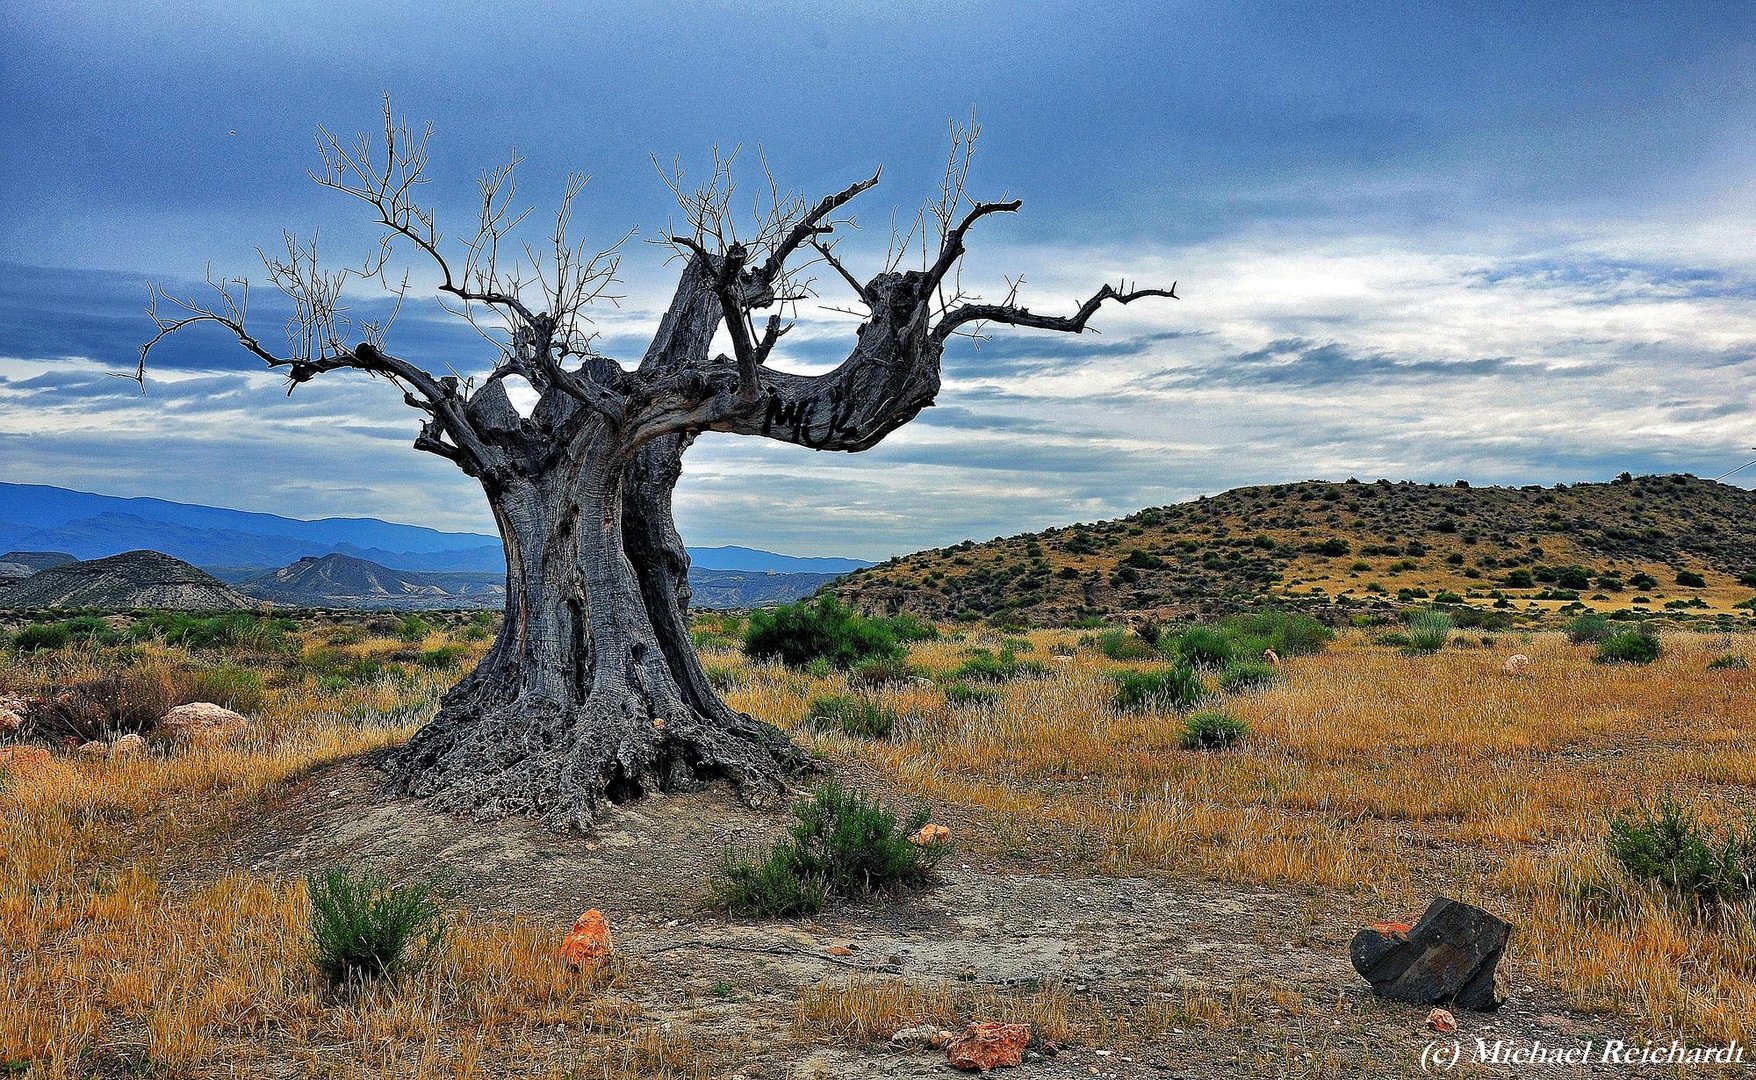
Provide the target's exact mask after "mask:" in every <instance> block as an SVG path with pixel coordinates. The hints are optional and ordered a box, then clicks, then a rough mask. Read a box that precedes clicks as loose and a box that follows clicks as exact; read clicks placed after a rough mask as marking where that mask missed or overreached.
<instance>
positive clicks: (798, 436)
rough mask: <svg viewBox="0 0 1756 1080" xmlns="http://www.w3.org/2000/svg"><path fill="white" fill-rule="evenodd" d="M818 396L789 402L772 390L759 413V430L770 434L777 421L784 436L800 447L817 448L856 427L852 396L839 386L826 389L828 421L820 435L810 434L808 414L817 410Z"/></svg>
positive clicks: (854, 429) (810, 419) (811, 422)
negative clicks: (765, 405) (760, 420)
mask: <svg viewBox="0 0 1756 1080" xmlns="http://www.w3.org/2000/svg"><path fill="white" fill-rule="evenodd" d="M819 400H820V399H818V398H814V397H809V398H805V399H804V400H802V401H788V400H786V399H785V398H783V397H781V396H780V394H779V393H778V392H776V391H774V390H770V391H769V392H768V408H767V410H766V411H765V412H764V413H763V415H762V433H763V434H764V435H771V434H773V433H774V427H775V425H776V424H779V425H780V426H781V429H782V430H783V432H784V436H783V437H785V438H787V439H789V440H791V441H793V442H796V443H799V444H800V445H803V446H808V447H811V448H812V449H817V448H819V447H822V446H826V445H828V444H829V443H830V442H832V441H833V440H834V439H835V437H836V436H838V435H846V434H850V433H853V432H855V431H857V430H858V425H857V424H855V423H854V422H853V421H854V413H855V411H856V405H857V403H856V402H855V400H854V398H853V396H852V395H851V394H846V393H844V392H843V391H842V388H841V387H839V386H836V387H831V388H830V391H829V421H828V426H827V427H826V428H825V429H824V431H823V433H822V434H821V435H815V434H813V433H812V424H813V421H812V418H811V414H812V413H814V412H816V411H817V403H818V401H819Z"/></svg>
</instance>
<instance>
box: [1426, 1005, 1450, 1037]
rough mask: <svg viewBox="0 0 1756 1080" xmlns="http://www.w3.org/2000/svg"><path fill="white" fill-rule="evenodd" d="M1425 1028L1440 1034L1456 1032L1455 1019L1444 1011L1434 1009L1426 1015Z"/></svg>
mask: <svg viewBox="0 0 1756 1080" xmlns="http://www.w3.org/2000/svg"><path fill="white" fill-rule="evenodd" d="M1427 1026H1428V1027H1430V1028H1432V1029H1433V1030H1434V1031H1437V1032H1439V1033H1441V1034H1445V1033H1448V1032H1452V1031H1456V1030H1457V1017H1455V1016H1452V1015H1451V1014H1450V1013H1448V1012H1446V1011H1445V1010H1444V1009H1434V1010H1433V1011H1432V1012H1430V1013H1428V1014H1427Z"/></svg>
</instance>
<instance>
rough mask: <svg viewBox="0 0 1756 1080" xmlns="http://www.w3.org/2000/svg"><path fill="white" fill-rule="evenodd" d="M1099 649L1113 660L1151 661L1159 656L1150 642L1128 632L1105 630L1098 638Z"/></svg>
mask: <svg viewBox="0 0 1756 1080" xmlns="http://www.w3.org/2000/svg"><path fill="white" fill-rule="evenodd" d="M1097 647H1098V652H1101V653H1103V654H1104V656H1105V657H1107V658H1109V659H1111V660H1150V659H1152V658H1153V657H1155V656H1157V655H1158V650H1157V649H1156V648H1154V647H1153V646H1152V645H1151V644H1150V643H1149V642H1147V641H1145V640H1143V639H1142V638H1141V637H1140V636H1139V635H1137V634H1131V633H1129V632H1128V631H1126V630H1105V631H1104V632H1103V633H1101V634H1099V635H1098V636H1097Z"/></svg>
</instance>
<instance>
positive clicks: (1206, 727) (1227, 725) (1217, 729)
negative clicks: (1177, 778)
mask: <svg viewBox="0 0 1756 1080" xmlns="http://www.w3.org/2000/svg"><path fill="white" fill-rule="evenodd" d="M1249 733H1250V729H1249V727H1248V726H1246V725H1245V723H1244V722H1243V721H1242V720H1240V719H1238V718H1237V717H1235V716H1233V715H1231V714H1230V713H1223V712H1200V713H1196V714H1195V715H1194V716H1191V717H1190V718H1189V720H1188V722H1187V723H1185V724H1184V725H1183V738H1182V747H1183V749H1185V750H1224V749H1226V748H1227V747H1230V746H1235V745H1237V744H1238V743H1239V742H1241V741H1243V738H1244V736H1245V735H1247V734H1249Z"/></svg>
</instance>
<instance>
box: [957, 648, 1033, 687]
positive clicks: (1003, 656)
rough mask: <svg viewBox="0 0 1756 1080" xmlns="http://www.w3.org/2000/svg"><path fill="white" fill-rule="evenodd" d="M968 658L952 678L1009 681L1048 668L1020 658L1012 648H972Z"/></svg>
mask: <svg viewBox="0 0 1756 1080" xmlns="http://www.w3.org/2000/svg"><path fill="white" fill-rule="evenodd" d="M967 655H968V659H966V660H964V662H963V663H961V664H959V665H958V666H957V667H956V668H954V669H952V671H951V673H950V676H949V677H950V678H952V679H955V680H958V681H960V682H1009V681H1011V680H1013V679H1016V678H1019V677H1021V676H1035V675H1045V674H1047V673H1048V670H1049V669H1048V668H1046V667H1044V666H1043V665H1042V664H1040V663H1038V662H1037V661H1035V660H1020V659H1019V658H1018V654H1017V653H1015V652H1013V651H1012V650H1011V649H1002V650H1000V652H999V653H995V652H994V651H993V650H992V649H971V650H969V653H968V654H967Z"/></svg>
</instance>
